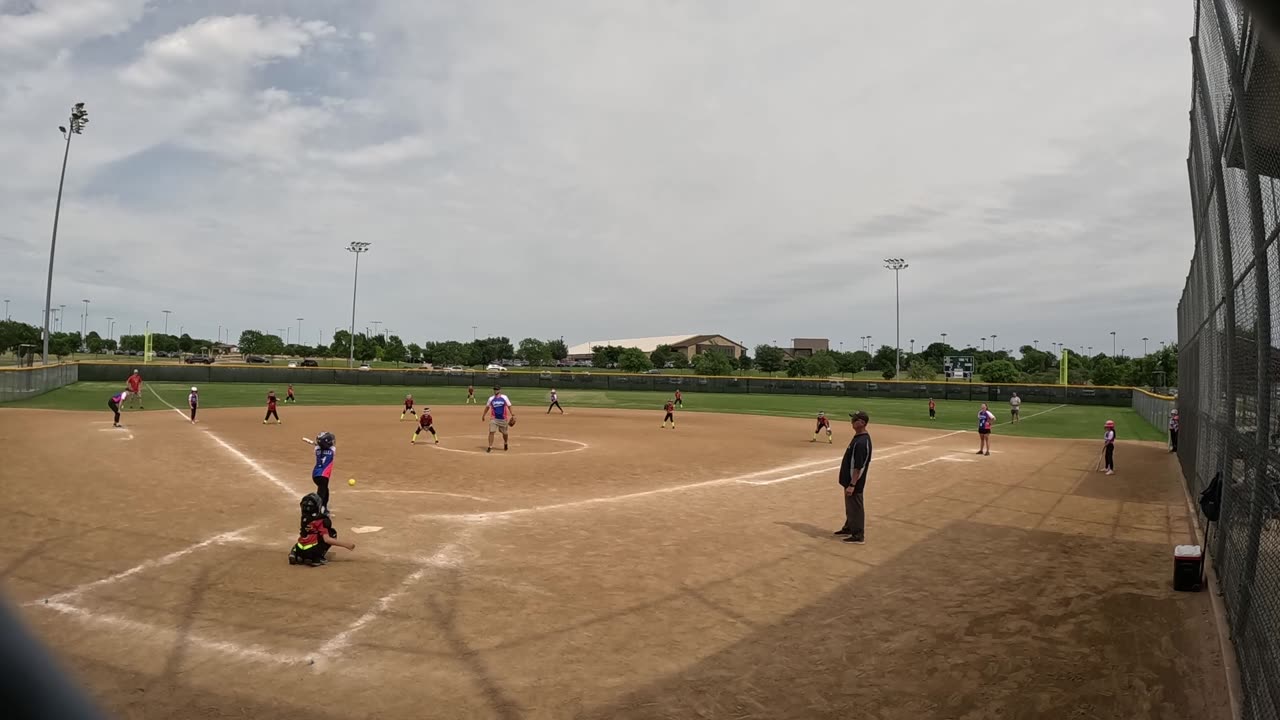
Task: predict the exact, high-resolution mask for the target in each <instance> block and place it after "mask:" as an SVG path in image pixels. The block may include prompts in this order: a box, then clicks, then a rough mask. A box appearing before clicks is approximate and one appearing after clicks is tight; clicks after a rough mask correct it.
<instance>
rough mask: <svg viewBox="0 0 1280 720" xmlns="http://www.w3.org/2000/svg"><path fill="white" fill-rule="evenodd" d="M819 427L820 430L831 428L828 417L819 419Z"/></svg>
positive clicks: (824, 416)
mask: <svg viewBox="0 0 1280 720" xmlns="http://www.w3.org/2000/svg"><path fill="white" fill-rule="evenodd" d="M818 427H820V428H824V427H831V421H830V420H828V419H827V416H826V415H823V416H822V417H820V418H818Z"/></svg>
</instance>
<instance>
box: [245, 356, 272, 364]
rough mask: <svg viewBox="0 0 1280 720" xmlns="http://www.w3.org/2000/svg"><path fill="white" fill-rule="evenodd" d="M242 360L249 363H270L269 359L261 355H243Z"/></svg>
mask: <svg viewBox="0 0 1280 720" xmlns="http://www.w3.org/2000/svg"><path fill="white" fill-rule="evenodd" d="M244 361H245V362H247V363H249V364H250V365H270V364H271V361H270V360H268V359H267V358H264V357H262V356H261V355H245V356H244Z"/></svg>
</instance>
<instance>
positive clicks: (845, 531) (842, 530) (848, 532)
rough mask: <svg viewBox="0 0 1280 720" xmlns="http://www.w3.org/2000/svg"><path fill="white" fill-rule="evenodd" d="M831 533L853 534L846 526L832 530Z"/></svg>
mask: <svg viewBox="0 0 1280 720" xmlns="http://www.w3.org/2000/svg"><path fill="white" fill-rule="evenodd" d="M831 534H832V535H852V534H853V531H852V530H850V529H848V528H840V529H839V530H837V531H835V532H833V533H831Z"/></svg>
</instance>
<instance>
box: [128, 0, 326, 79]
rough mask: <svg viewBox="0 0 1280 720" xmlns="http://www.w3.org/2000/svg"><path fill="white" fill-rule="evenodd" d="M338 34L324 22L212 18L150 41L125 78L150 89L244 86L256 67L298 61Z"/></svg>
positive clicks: (254, 17)
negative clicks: (245, 77) (318, 42)
mask: <svg viewBox="0 0 1280 720" xmlns="http://www.w3.org/2000/svg"><path fill="white" fill-rule="evenodd" d="M334 32H335V29H334V27H333V26H332V25H329V24H328V23H324V22H319V21H307V22H299V21H297V20H293V19H275V20H266V21H264V20H262V19H261V18H258V17H256V16H253V15H234V16H230V17H207V18H203V19H201V20H200V21H198V22H196V23H193V24H191V25H188V26H186V27H183V28H181V29H179V30H177V31H175V32H172V33H170V34H168V35H165V36H163V37H160V38H157V39H155V40H152V41H150V42H148V43H147V45H146V47H145V48H144V49H143V52H142V57H140V58H139V59H138V60H137V61H135V62H134V63H132V64H131V65H129V66H128V67H127V68H125V69H124V70H123V71H122V72H121V78H122V79H123V80H124V82H125V83H126V84H128V85H132V86H135V87H139V88H144V89H147V90H166V89H170V90H171V89H181V88H185V87H191V86H193V85H200V84H205V83H209V84H217V83H219V82H223V81H238V80H240V79H242V77H243V74H244V73H245V72H246V71H247V70H249V69H250V68H252V67H254V66H257V65H261V64H265V63H269V62H272V61H275V60H281V59H286V58H296V57H298V56H299V55H300V54H301V53H302V51H303V50H304V49H305V48H306V47H307V46H308V45H310V44H311V43H313V42H315V40H316V39H318V38H322V37H325V36H328V35H332V34H334Z"/></svg>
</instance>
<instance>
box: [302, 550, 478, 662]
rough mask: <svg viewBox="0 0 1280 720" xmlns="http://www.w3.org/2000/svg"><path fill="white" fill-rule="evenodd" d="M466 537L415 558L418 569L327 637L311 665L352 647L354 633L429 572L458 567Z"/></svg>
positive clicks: (460, 563)
mask: <svg viewBox="0 0 1280 720" xmlns="http://www.w3.org/2000/svg"><path fill="white" fill-rule="evenodd" d="M469 535H470V530H469V529H467V530H463V531H462V532H461V533H460V534H459V536H458V539H457V540H454V541H453V542H451V543H448V544H446V545H445V546H444V547H442V548H440V549H439V550H437V551H436V553H435V554H434V555H432V556H431V557H429V558H418V559H417V560H418V562H421V563H422V566H421V567H419V568H418V569H417V570H414V571H413V572H411V573H409V574H408V575H406V576H405V578H404V580H401V581H400V585H399V586H398V587H397V588H396V589H395V590H392V591H391V592H389V593H387V594H386V595H383V596H382V597H380V598H378V599H377V601H376V602H374V603H373V607H371V608H369V610H368V611H366V612H365V614H363V615H361V616H360V617H358V618H356V619H355V621H354V622H352V623H351V624H350V625H348V626H347V628H346V629H345V630H343V631H342V632H340V633H338V634H337V635H334V636H333V637H331V638H329V640H328V641H327V642H325V644H324V645H322V646H320V650H319V651H318V652H317V653H316V655H317V657H319V658H320V660H319V662H316V663H314V664H315V666H316V669H317V670H320V669H323V666H324V665H325V661H326V660H329V659H332V658H335V657H337V655H338V653H339V652H340V651H342V650H343V649H344V648H346V647H347V646H349V645H350V644H351V638H352V637H353V636H355V634H356V633H358V632H360V630H361V629H362V628H364V627H365V626H366V625H368V624H369V623H371V622H373V621H374V620H376V619H377V618H378V616H379V615H382V614H383V613H385V612H387V611H388V610H390V609H391V606H392V604H394V603H395V602H396V601H397V600H399V599H400V598H401V597H404V596H405V595H406V594H408V592H409V591H410V590H412V589H413V587H414V586H415V585H417V584H418V581H419V580H421V579H422V578H423V577H425V576H426V574H427V573H428V572H430V571H431V570H432V569H434V568H442V567H443V568H451V567H459V566H461V565H462V558H461V557H460V554H459V550H461V549H462V547H463V544H464V543H465V542H466V538H467V537H468V536H469Z"/></svg>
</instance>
